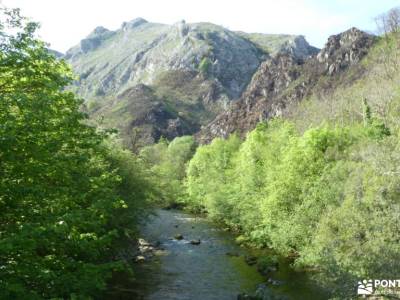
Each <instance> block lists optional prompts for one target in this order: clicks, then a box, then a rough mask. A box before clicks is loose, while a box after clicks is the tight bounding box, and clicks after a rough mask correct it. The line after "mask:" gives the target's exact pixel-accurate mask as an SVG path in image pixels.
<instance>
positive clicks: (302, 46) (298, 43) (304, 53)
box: [279, 35, 319, 60]
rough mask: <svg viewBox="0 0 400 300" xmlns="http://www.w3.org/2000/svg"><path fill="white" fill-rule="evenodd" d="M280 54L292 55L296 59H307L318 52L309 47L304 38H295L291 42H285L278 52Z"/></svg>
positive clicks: (316, 49)
mask: <svg viewBox="0 0 400 300" xmlns="http://www.w3.org/2000/svg"><path fill="white" fill-rule="evenodd" d="M279 52H280V53H287V54H291V55H293V56H294V57H295V58H297V59H303V60H304V59H307V58H310V57H312V56H313V55H315V54H317V53H318V52H319V49H318V48H315V47H312V46H310V44H309V43H308V42H307V41H306V39H305V38H304V36H302V35H300V36H296V37H295V38H294V39H293V40H288V41H287V42H285V43H284V44H283V45H282V46H281V48H280V50H279Z"/></svg>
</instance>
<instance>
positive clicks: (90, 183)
mask: <svg viewBox="0 0 400 300" xmlns="http://www.w3.org/2000/svg"><path fill="white" fill-rule="evenodd" d="M1 14H2V15H1V18H0V20H2V21H1V23H0V140H1V142H0V218H1V223H0V266H1V267H0V298H2V299H41V298H70V297H73V295H75V296H76V295H78V296H79V297H81V298H83V297H89V296H90V297H95V296H96V295H98V292H99V291H100V290H102V289H104V288H105V287H106V281H107V279H108V278H109V277H110V276H111V274H112V271H113V270H115V269H117V268H121V267H122V262H120V261H115V260H114V261H113V260H112V257H114V256H115V250H116V249H115V248H114V245H115V243H116V241H118V240H119V239H121V238H122V237H123V234H124V233H125V231H124V229H126V227H127V226H128V225H132V226H133V224H132V222H133V220H132V219H127V215H128V214H127V213H125V212H126V211H128V210H130V211H131V212H133V211H135V207H142V205H141V204H140V202H141V201H143V200H142V199H138V198H136V197H135V196H133V195H137V197H144V192H143V191H142V190H140V188H139V187H138V186H136V184H133V183H132V182H131V179H132V177H134V173H133V171H132V170H128V168H130V167H132V168H135V166H134V165H133V163H130V162H128V165H125V166H124V164H125V163H122V161H121V160H122V159H121V158H120V157H118V156H116V155H115V154H112V155H111V154H110V151H109V150H108V148H107V147H104V145H103V142H104V138H105V136H106V134H105V133H96V130H95V128H92V127H89V126H87V125H85V119H86V116H85V115H84V114H83V113H81V112H80V111H79V108H80V106H81V104H82V101H81V100H80V99H78V98H77V97H76V96H75V95H74V94H73V93H71V92H68V91H67V90H65V86H66V85H69V84H71V82H72V79H73V77H72V73H71V71H70V69H69V67H68V66H67V65H66V64H65V62H64V61H59V60H57V59H56V58H55V57H54V56H53V55H51V54H50V53H49V51H48V50H47V48H46V47H45V44H44V43H43V42H41V41H40V40H38V39H36V37H35V31H36V29H37V24H35V23H31V22H26V21H25V20H24V19H23V18H22V17H21V16H20V15H19V11H18V10H4V9H2V11H1ZM118 155H120V156H121V155H122V156H123V157H124V158H127V156H128V155H127V154H126V153H125V152H121V153H120V154H118ZM136 183H137V184H142V182H141V181H140V180H136ZM125 188H128V189H127V190H125ZM143 188H145V187H143ZM129 189H131V191H132V190H134V192H135V194H132V195H130V196H128V195H127V194H128V193H129ZM121 216H123V218H121ZM135 216H137V215H135Z"/></svg>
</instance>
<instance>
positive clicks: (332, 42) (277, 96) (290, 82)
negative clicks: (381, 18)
mask: <svg viewBox="0 0 400 300" xmlns="http://www.w3.org/2000/svg"><path fill="white" fill-rule="evenodd" d="M374 39H375V38H374V36H372V35H369V34H367V33H365V32H362V31H360V30H358V29H356V28H351V29H350V30H348V31H345V32H343V33H341V34H338V35H334V36H331V37H330V38H329V39H328V42H327V43H326V45H325V47H324V48H323V49H322V50H321V51H320V52H319V53H318V54H317V55H316V56H313V57H310V58H308V59H306V60H303V59H301V58H299V57H298V56H297V55H295V54H294V53H293V52H290V51H289V52H288V51H283V52H281V53H279V54H277V55H276V56H275V57H273V58H272V59H271V60H268V61H266V62H264V63H263V64H261V66H260V68H259V69H258V70H257V72H256V73H255V75H254V76H253V78H252V80H251V82H250V84H249V85H248V87H247V89H246V91H245V92H244V93H243V95H242V97H241V98H240V99H239V100H238V101H237V102H235V103H233V104H232V105H231V107H230V108H229V109H228V110H227V111H225V112H223V113H221V114H220V115H218V116H217V117H216V119H215V120H214V121H212V122H211V123H210V124H208V125H207V126H205V127H203V128H202V130H201V132H200V133H198V134H197V138H198V139H199V141H200V142H202V143H207V142H210V141H211V140H212V139H213V138H215V137H224V138H225V137H227V136H228V135H229V134H231V133H233V132H238V133H240V134H244V133H246V132H248V131H250V130H252V129H254V128H255V126H256V124H257V123H259V122H260V121H264V120H267V119H269V118H272V117H276V116H282V115H285V114H286V113H287V112H288V110H289V109H290V107H291V106H292V105H293V104H295V103H297V102H299V101H301V100H302V99H304V98H305V97H306V96H308V95H310V94H312V93H314V92H316V90H317V88H318V86H319V82H320V80H321V78H324V77H326V76H330V77H334V76H340V74H341V72H342V71H344V70H346V69H348V68H349V67H350V66H352V65H354V64H357V63H358V62H359V61H360V60H361V59H362V58H363V57H364V56H365V54H367V53H368V49H369V48H370V47H371V45H372V44H373V42H374ZM334 82H335V81H334V80H333V79H332V80H331V81H330V85H334ZM326 89H328V88H325V89H324V90H326Z"/></svg>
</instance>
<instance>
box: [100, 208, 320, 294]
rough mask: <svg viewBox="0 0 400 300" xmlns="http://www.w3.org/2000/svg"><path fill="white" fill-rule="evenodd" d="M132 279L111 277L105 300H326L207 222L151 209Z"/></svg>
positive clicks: (284, 266)
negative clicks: (112, 280)
mask: <svg viewBox="0 0 400 300" xmlns="http://www.w3.org/2000/svg"><path fill="white" fill-rule="evenodd" d="M141 235H142V238H141V239H139V241H138V245H137V248H138V249H137V252H136V254H135V257H134V260H135V266H134V269H135V274H134V275H133V276H134V279H132V278H130V276H121V278H116V279H114V281H117V284H114V288H113V289H111V290H110V291H109V294H108V296H107V297H108V299H138V300H139V299H140V300H213V299H215V300H235V299H264V300H267V299H268V300H269V299H288V300H289V299H316V300H318V299H327V295H326V294H324V293H323V292H322V291H321V290H319V289H318V288H317V287H316V286H315V285H313V284H312V281H311V280H310V279H308V276H307V274H306V273H301V272H295V271H294V270H292V269H291V268H290V265H289V263H288V262H286V261H285V260H284V259H279V260H274V259H272V258H270V257H268V254H266V253H265V252H264V253H263V255H262V257H261V256H260V254H261V252H260V251H259V250H251V249H247V248H245V247H241V246H239V245H238V244H237V243H236V242H235V236H234V235H233V234H232V233H230V232H227V231H225V230H223V229H221V228H220V227H219V226H218V225H216V224H214V223H212V222H210V221H209V220H207V219H205V218H203V217H198V216H194V215H191V214H187V213H184V212H182V211H177V210H161V209H160V210H156V211H155V213H154V215H152V216H150V218H149V219H148V221H147V222H146V224H145V225H144V226H143V227H142V229H141Z"/></svg>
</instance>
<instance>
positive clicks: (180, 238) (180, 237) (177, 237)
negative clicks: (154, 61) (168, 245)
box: [174, 233, 183, 241]
mask: <svg viewBox="0 0 400 300" xmlns="http://www.w3.org/2000/svg"><path fill="white" fill-rule="evenodd" d="M174 239H176V240H178V241H180V240H183V235H182V234H180V233H178V234H175V235H174Z"/></svg>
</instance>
